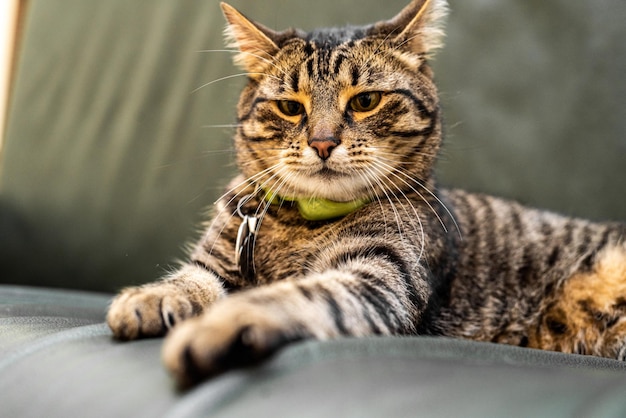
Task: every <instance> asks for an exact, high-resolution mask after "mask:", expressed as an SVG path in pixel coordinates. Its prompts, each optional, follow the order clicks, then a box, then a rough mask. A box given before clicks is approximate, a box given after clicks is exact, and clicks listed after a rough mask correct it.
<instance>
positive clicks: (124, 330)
mask: <svg viewBox="0 0 626 418" xmlns="http://www.w3.org/2000/svg"><path fill="white" fill-rule="evenodd" d="M192 315H193V306H192V304H191V302H190V301H189V300H188V299H187V298H186V297H185V295H184V294H183V293H182V292H180V290H178V289H177V288H176V287H175V286H172V285H167V284H162V285H157V286H146V287H137V288H129V289H126V290H124V291H122V293H120V294H119V295H118V296H117V297H116V298H115V299H114V300H113V302H112V303H111V307H110V308H109V312H108V314H107V323H108V324H109V327H110V328H111V330H112V331H113V335H114V336H115V338H117V339H120V340H134V339H137V338H142V337H158V336H163V335H165V334H166V333H167V331H168V329H170V328H171V327H173V326H174V325H175V324H176V323H178V322H181V321H183V320H184V319H186V318H189V317H190V316H192Z"/></svg>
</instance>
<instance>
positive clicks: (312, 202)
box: [265, 192, 370, 221]
mask: <svg viewBox="0 0 626 418" xmlns="http://www.w3.org/2000/svg"><path fill="white" fill-rule="evenodd" d="M265 200H267V201H268V202H270V204H273V205H277V204H280V203H282V202H295V203H296V206H297V207H298V211H300V216H302V217H303V218H304V219H306V220H307V221H327V220H329V219H334V218H340V217H342V216H346V215H348V214H350V213H352V212H354V211H356V210H358V209H361V208H362V207H363V206H365V205H367V204H368V203H369V202H370V201H369V199H357V200H352V201H350V202H335V201H333V200H328V199H320V198H306V199H297V198H295V197H285V196H278V195H276V194H274V193H271V192H265Z"/></svg>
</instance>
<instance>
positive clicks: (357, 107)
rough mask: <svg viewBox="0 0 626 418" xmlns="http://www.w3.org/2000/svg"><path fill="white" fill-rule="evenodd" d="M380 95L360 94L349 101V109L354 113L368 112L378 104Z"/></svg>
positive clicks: (372, 93)
mask: <svg viewBox="0 0 626 418" xmlns="http://www.w3.org/2000/svg"><path fill="white" fill-rule="evenodd" d="M382 96H383V95H382V94H381V93H380V92H378V91H374V92H369V93H361V94H358V95H356V96H354V97H353V98H352V99H350V109H352V110H354V111H355V112H369V111H371V110H374V109H376V106H378V105H379V104H380V99H381V98H382Z"/></svg>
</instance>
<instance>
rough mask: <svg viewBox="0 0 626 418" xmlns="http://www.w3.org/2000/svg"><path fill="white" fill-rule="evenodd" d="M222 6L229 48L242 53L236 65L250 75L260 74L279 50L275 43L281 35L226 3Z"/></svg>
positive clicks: (236, 59)
mask: <svg viewBox="0 0 626 418" xmlns="http://www.w3.org/2000/svg"><path fill="white" fill-rule="evenodd" d="M221 6H222V12H223V13H224V17H226V20H227V21H228V26H227V27H226V31H225V34H226V38H227V40H228V41H229V44H228V46H229V47H235V48H237V49H239V51H240V52H239V54H237V55H236V56H235V58H234V61H235V64H236V65H238V66H240V67H242V68H243V69H244V70H246V71H248V72H249V73H258V72H260V71H261V70H262V69H263V68H264V67H266V66H267V64H268V62H271V61H272V58H273V57H274V55H276V53H277V52H278V50H279V48H278V46H277V44H276V41H275V39H277V38H278V36H279V33H277V32H275V31H273V30H271V29H268V28H266V27H265V26H263V25H260V24H258V23H255V22H253V21H251V20H250V19H248V18H247V17H245V16H244V15H243V14H241V13H239V11H237V9H235V8H234V7H232V6H230V5H228V4H226V3H221Z"/></svg>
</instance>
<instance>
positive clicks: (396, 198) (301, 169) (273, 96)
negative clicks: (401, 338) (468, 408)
mask: <svg viewBox="0 0 626 418" xmlns="http://www.w3.org/2000/svg"><path fill="white" fill-rule="evenodd" d="M446 7H447V6H446V3H445V1H444V0H413V1H412V2H411V3H410V4H409V5H408V6H407V7H406V8H405V9H404V10H403V11H402V12H401V13H400V14H399V15H397V16H396V17H395V18H393V19H392V20H390V21H386V22H381V23H378V24H375V25H372V26H369V27H362V28H361V27H358V28H356V27H347V28H343V29H330V30H318V31H314V32H312V33H303V32H301V31H297V30H288V31H285V32H280V33H278V32H274V31H272V30H270V29H267V28H266V27H264V26H261V25H258V24H255V23H252V22H251V21H249V20H248V19H246V18H245V17H243V15H241V14H240V13H239V12H237V11H236V10H234V9H233V8H231V7H230V6H227V5H223V11H224V13H225V16H226V18H227V20H228V22H229V28H228V33H229V36H230V37H231V39H232V40H233V42H234V45H235V46H236V47H237V48H238V49H239V51H240V53H239V54H238V55H237V57H236V62H237V63H238V64H239V65H240V66H242V67H243V68H244V69H245V70H246V71H247V72H248V73H249V82H248V84H247V86H246V87H245V88H244V90H243V92H242V94H241V99H240V102H239V106H238V126H237V133H236V136H235V144H236V148H237V159H238V164H239V167H240V170H241V173H242V174H241V176H240V177H238V178H237V179H235V180H234V181H233V182H232V184H231V186H230V189H229V192H228V193H226V194H225V195H224V197H223V198H222V199H220V201H219V203H218V206H217V211H216V214H215V218H214V219H213V221H212V222H211V223H210V225H209V226H208V228H207V230H206V233H205V234H204V236H203V237H202V239H201V240H200V241H199V242H198V243H197V245H196V246H195V248H194V249H193V250H192V251H191V255H190V259H189V261H188V262H187V263H185V264H184V265H183V266H182V267H181V268H180V270H179V271H177V272H175V273H173V274H172V275H171V276H169V277H166V278H164V279H163V280H162V281H160V282H156V283H153V284H147V285H144V286H141V287H137V288H129V289H126V290H124V291H123V292H122V293H121V294H120V295H119V296H118V297H117V298H116V299H115V300H114V301H113V303H112V306H111V308H110V311H109V314H108V318H107V319H108V323H109V325H110V327H111V329H112V330H113V333H114V335H115V336H116V337H117V338H119V339H125V340H127V339H135V338H140V337H148V336H160V335H164V334H166V333H168V334H169V335H168V336H167V340H166V342H165V346H164V351H163V358H164V361H165V363H166V365H167V367H168V368H169V369H170V370H171V371H172V372H173V373H174V375H175V376H176V377H177V378H178V379H179V381H180V382H182V383H190V382H194V381H197V380H199V379H202V378H205V377H207V376H210V375H213V374H215V373H219V372H221V371H224V370H228V369H230V368H232V367H237V366H241V365H245V364H249V363H251V362H255V361H258V360H259V359H262V358H264V357H266V356H267V355H269V354H271V353H272V352H274V351H275V350H277V349H279V348H280V347H282V346H284V345H285V344H287V343H289V342H292V341H296V340H301V339H306V338H316V339H329V338H337V337H341V336H366V335H416V334H428V335H446V336H453V337H462V338H469V339H474V340H481V341H493V342H502V343H508V344H515V345H521V346H527V347H536V348H543V349H548V350H560V351H564V352H569V353H583V354H592V355H598V356H605V357H612V358H618V359H622V360H623V359H624V358H625V357H626V244H625V234H626V227H625V226H624V225H623V224H617V223H613V224H608V223H607V224H595V223H590V222H587V221H585V220H580V219H569V218H565V217H562V216H559V215H556V214H553V213H548V212H542V211H538V210H534V209H530V208H526V207H523V206H521V205H519V204H517V203H514V202H510V201H505V200H501V199H497V198H494V197H490V196H485V195H479V194H470V193H466V192H463V191H460V190H443V189H437V187H436V184H435V180H434V178H433V165H434V163H435V160H436V156H437V153H438V149H439V146H440V144H441V118H440V108H439V104H438V97H437V91H436V88H435V85H434V84H433V75H432V72H431V69H430V67H429V65H428V61H427V59H428V57H429V56H430V55H431V54H432V52H433V51H434V50H435V49H436V48H438V47H439V46H440V45H441V39H442V36H443V32H442V20H443V18H444V17H445V15H446V11H447V9H446ZM368 93H369V94H368ZM379 93H380V94H379ZM378 101H379V103H377V102H378ZM372 105H373V106H372ZM266 195H268V196H266ZM272 197H273V198H272ZM294 199H295V200H299V201H300V203H303V202H304V203H303V204H306V203H307V199H313V200H315V199H328V200H332V201H340V202H346V201H352V200H359V199H361V200H363V201H364V202H369V203H368V204H365V205H364V206H363V205H362V204H359V205H358V206H359V208H357V209H356V210H354V211H352V212H351V213H349V214H347V215H345V216H343V215H342V216H338V217H336V218H333V219H323V220H314V221H311V220H306V219H304V218H303V215H302V214H301V212H300V211H299V210H298V205H299V204H300V203H296V202H294V201H293V200H294ZM361 206H362V207H361ZM238 209H239V210H238ZM245 216H255V219H256V218H258V221H259V224H258V227H255V226H254V225H251V226H250V229H252V230H256V231H257V233H256V237H254V236H252V235H250V234H243V235H242V237H243V238H246V237H247V238H249V239H250V240H253V241H254V239H255V242H251V244H250V245H248V246H247V247H246V248H248V249H250V248H252V245H254V250H253V251H247V250H244V254H242V257H243V258H244V261H242V262H240V263H239V264H238V263H237V256H236V252H237V250H238V248H240V247H242V245H239V247H237V243H236V241H237V240H236V238H237V235H238V230H239V228H240V226H241V224H242V222H243V219H242V218H244V217H245ZM246 226H247V224H246ZM236 247H237V248H236ZM240 265H243V267H242V266H240ZM183 321H184V322H183ZM174 325H176V326H175V327H174V328H172V327H173V326H174ZM170 328H172V329H171V330H170Z"/></svg>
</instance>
